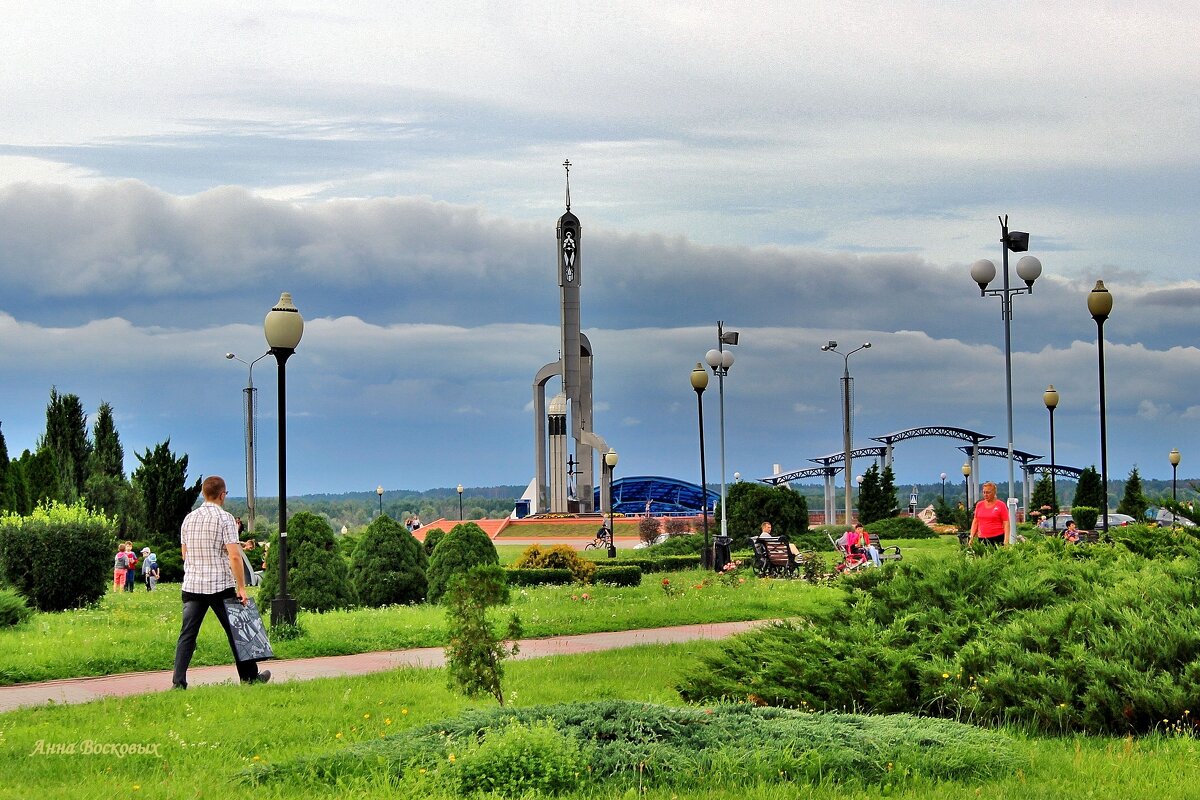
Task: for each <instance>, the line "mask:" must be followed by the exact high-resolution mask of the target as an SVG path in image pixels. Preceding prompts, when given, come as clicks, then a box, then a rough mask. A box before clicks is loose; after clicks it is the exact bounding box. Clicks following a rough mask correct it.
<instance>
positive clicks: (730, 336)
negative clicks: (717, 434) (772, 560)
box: [704, 320, 738, 546]
mask: <svg viewBox="0 0 1200 800" xmlns="http://www.w3.org/2000/svg"><path fill="white" fill-rule="evenodd" d="M737 343H738V332H737V331H727V330H725V323H724V322H722V321H720V320H718V321H717V347H716V349H715V350H709V351H708V352H707V353H705V354H704V360H705V362H707V363H708V366H709V367H710V368H711V369H712V371H713V375H716V376H717V394H718V396H719V397H720V415H721V538H722V539H727V538H729V524H728V522H727V520H728V517H729V513H728V511H727V506H728V505H729V502H728V497H726V494H725V376H726V375H728V374H729V368H730V367H732V366H733V353H731V352H730V351H728V350H726V349H725V345H727V344H728V345H736V344H737ZM722 546H724V545H722Z"/></svg>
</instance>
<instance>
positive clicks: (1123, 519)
mask: <svg viewBox="0 0 1200 800" xmlns="http://www.w3.org/2000/svg"><path fill="white" fill-rule="evenodd" d="M1057 521H1058V530H1060V531H1061V530H1063V529H1065V528H1066V527H1067V523H1068V522H1070V521H1071V515H1070V514H1059V515H1057ZM1136 521H1137V520H1135V519H1134V518H1133V517H1131V516H1129V515H1128V514H1118V513H1116V512H1114V511H1110V512H1108V527H1110V528H1120V527H1124V526H1125V525H1128V524H1129V523H1131V522H1136ZM1053 527H1054V524H1053V523H1052V522H1051V521H1050V518H1049V517H1046V518H1045V519H1043V520H1041V521H1040V522H1038V528H1039V529H1041V530H1043V531H1048V530H1052V529H1053ZM1096 530H1104V515H1102V514H1097V515H1096Z"/></svg>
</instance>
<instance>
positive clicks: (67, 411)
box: [0, 387, 202, 542]
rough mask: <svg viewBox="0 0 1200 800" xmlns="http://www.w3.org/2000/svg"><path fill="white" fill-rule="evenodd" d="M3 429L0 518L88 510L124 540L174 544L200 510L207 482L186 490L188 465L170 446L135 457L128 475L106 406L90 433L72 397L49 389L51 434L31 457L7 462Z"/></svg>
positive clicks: (48, 428) (0, 437)
mask: <svg viewBox="0 0 1200 800" xmlns="http://www.w3.org/2000/svg"><path fill="white" fill-rule="evenodd" d="M2 425H3V422H2V421H0V513H13V514H19V515H22V516H26V515H28V514H30V513H31V512H32V511H33V509H35V508H36V507H37V506H38V505H41V504H46V503H51V502H57V503H62V504H65V505H71V504H74V503H76V502H78V501H81V500H82V501H83V502H84V503H85V505H86V506H87V507H88V508H90V509H92V510H94V511H98V512H101V513H103V514H104V515H105V516H108V517H110V518H112V519H114V520H115V521H116V524H117V529H116V533H117V535H119V536H120V537H121V538H125V539H139V540H146V541H154V542H158V541H174V540H175V539H176V538H177V533H178V531H179V526H180V524H181V523H182V521H183V518H184V516H186V515H187V513H188V512H189V511H191V509H192V507H193V506H194V505H195V502H196V498H197V497H198V496H199V494H200V484H201V481H202V478H197V479H196V480H195V481H194V482H189V481H188V477H187V468H188V457H187V455H186V454H184V455H179V456H177V455H176V454H175V453H173V452H172V451H171V440H170V438H169V437H168V438H167V439H166V440H164V441H162V442H160V443H158V444H157V445H155V446H154V447H153V448H149V447H148V448H146V450H145V451H144V452H141V453H136V452H135V453H134V456H135V457H136V458H137V460H138V466H137V468H135V469H134V471H133V472H132V473H131V474H130V475H129V476H128V477H127V476H126V475H125V449H124V446H123V445H122V444H121V436H120V434H119V432H118V431H117V427H116V422H115V420H114V417H113V409H112V406H111V405H110V404H109V403H107V402H101V403H100V405H99V407H98V408H97V410H96V416H95V421H94V423H93V425H92V427H91V430H90V431H89V429H88V425H87V414H86V413H85V412H84V408H83V403H82V401H81V400H80V399H79V396H78V395H75V394H70V393H67V394H61V393H59V391H58V388H57V387H52V388H51V389H50V401H49V403H48V404H47V405H46V428H45V431H44V432H43V433H42V435H41V436H40V437H39V438H38V441H37V443H36V445H35V447H34V449H33V450H29V449H25V450H23V451H22V453H21V455H20V456H18V457H16V458H11V459H10V457H9V453H8V444H7V442H6V441H5V438H4V431H3V428H2Z"/></svg>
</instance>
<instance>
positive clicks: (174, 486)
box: [133, 439, 204, 541]
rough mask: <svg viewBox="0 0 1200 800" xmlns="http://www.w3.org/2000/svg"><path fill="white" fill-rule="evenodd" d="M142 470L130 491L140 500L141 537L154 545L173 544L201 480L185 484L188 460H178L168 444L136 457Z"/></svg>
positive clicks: (185, 455) (194, 502) (138, 470)
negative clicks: (163, 540)
mask: <svg viewBox="0 0 1200 800" xmlns="http://www.w3.org/2000/svg"><path fill="white" fill-rule="evenodd" d="M135 455H137V460H138V461H139V462H140V464H141V466H139V467H138V468H137V469H135V470H134V471H133V487H134V489H135V490H136V491H137V493H138V495H139V496H140V502H141V519H140V520H139V521H140V522H141V524H142V531H141V533H142V534H143V535H145V536H146V537H148V538H151V539H152V540H154V541H159V540H160V538H159V537H161V538H165V539H168V540H174V538H175V537H176V536H177V535H178V533H179V526H180V525H182V524H183V518H184V517H186V516H187V515H188V512H189V511H191V510H192V506H194V505H195V504H196V498H197V497H199V496H200V484H201V483H203V480H204V479H203V478H197V479H196V482H195V483H193V484H192V485H190V486H189V485H188V483H187V465H188V457H187V454H186V453H185V454H184V455H182V456H180V457H179V458H176V457H175V454H174V453H172V452H171V440H170V439H167V440H166V441H165V442H161V443H160V444H158V445H156V446H155V447H154V450H150V449H149V448H147V449H146V452H145V453H136V454H135Z"/></svg>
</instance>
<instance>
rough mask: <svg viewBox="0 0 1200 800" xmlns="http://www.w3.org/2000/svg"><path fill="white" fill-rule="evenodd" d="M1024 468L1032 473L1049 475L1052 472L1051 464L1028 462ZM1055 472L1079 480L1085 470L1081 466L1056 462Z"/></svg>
mask: <svg viewBox="0 0 1200 800" xmlns="http://www.w3.org/2000/svg"><path fill="white" fill-rule="evenodd" d="M1024 469H1025V471H1026V472H1027V473H1029V474H1030V475H1048V474H1049V473H1050V465H1049V464H1026V465H1025V466H1024ZM1054 474H1055V475H1058V476H1060V477H1063V478H1074V479H1075V480H1079V476H1080V475H1082V474H1083V470H1081V469H1080V468H1079V467H1065V466H1063V465H1062V464H1055V465H1054Z"/></svg>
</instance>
